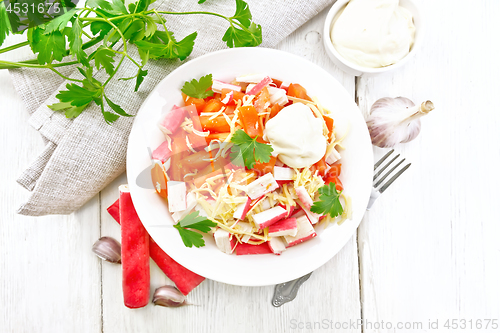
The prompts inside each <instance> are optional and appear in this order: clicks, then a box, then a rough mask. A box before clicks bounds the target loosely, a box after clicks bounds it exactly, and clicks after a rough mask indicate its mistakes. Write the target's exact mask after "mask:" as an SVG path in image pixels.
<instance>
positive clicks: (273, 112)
mask: <svg viewBox="0 0 500 333" xmlns="http://www.w3.org/2000/svg"><path fill="white" fill-rule="evenodd" d="M281 109H283V107H282V106H281V105H278V104H274V105H273V106H272V107H271V114H270V115H269V119H272V118H274V116H276V115H277V114H278V112H280V111H281Z"/></svg>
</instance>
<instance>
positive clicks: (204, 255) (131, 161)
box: [127, 48, 373, 286]
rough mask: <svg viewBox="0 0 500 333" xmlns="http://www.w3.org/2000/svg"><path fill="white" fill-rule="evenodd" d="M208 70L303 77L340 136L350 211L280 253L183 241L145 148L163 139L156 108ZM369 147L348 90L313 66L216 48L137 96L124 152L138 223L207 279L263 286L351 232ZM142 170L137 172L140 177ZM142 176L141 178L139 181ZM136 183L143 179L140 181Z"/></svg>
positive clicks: (324, 254) (270, 54) (312, 264)
mask: <svg viewBox="0 0 500 333" xmlns="http://www.w3.org/2000/svg"><path fill="white" fill-rule="evenodd" d="M208 73H211V74H212V75H213V77H214V78H215V79H219V80H231V79H233V78H234V77H236V76H240V75H244V74H252V73H267V74H268V75H270V76H271V77H274V78H277V79H280V80H283V81H286V82H296V83H300V84H301V85H303V86H304V87H305V88H306V89H307V92H308V93H309V94H310V95H311V96H316V97H318V99H319V100H320V102H321V103H322V105H323V106H325V107H326V108H328V109H329V110H331V111H332V113H333V118H334V119H335V126H336V129H337V130H338V131H339V132H340V133H339V135H343V132H346V131H348V132H347V136H346V138H345V139H344V141H343V142H342V144H343V145H344V147H345V150H342V151H341V156H342V160H341V161H342V174H341V176H340V178H341V180H342V182H343V184H344V188H345V190H344V193H345V194H346V195H348V196H350V197H351V199H352V207H353V209H352V219H351V220H348V221H346V222H344V223H343V224H342V225H340V226H339V225H330V226H329V227H328V228H326V229H325V230H323V231H321V230H318V236H317V237H315V238H313V239H311V240H309V241H307V242H304V243H303V244H300V245H297V246H294V247H291V248H289V249H287V250H286V251H285V252H284V253H283V254H282V255H280V256H276V255H273V254H264V255H246V256H236V255H234V254H233V255H227V254H225V253H223V252H221V251H219V250H218V249H217V246H216V245H215V242H214V240H213V238H212V237H210V236H205V237H204V238H205V241H206V243H207V244H206V246H205V247H202V248H194V247H193V248H187V247H185V246H184V244H183V243H182V240H181V237H180V236H179V233H178V231H177V230H176V229H175V228H173V227H172V225H173V220H172V218H171V216H170V214H169V212H168V209H167V205H166V204H165V201H164V200H162V199H161V198H160V196H159V195H157V194H156V192H155V190H154V187H153V184H152V182H151V176H150V175H151V174H150V168H151V160H150V151H151V150H152V149H155V148H156V147H157V146H158V145H160V144H161V143H162V142H163V141H164V140H165V139H164V137H163V134H162V133H161V131H160V130H159V129H158V127H157V126H156V123H157V121H158V118H159V117H160V114H161V111H162V108H163V107H165V108H167V109H169V108H171V107H172V106H173V105H174V104H178V105H179V103H182V96H181V91H180V89H181V88H182V86H183V84H184V82H185V81H187V80H191V79H193V78H196V79H197V78H199V77H201V76H203V75H206V74H208ZM372 176H373V154H372V145H371V140H370V136H369V134H368V129H367V127H366V123H365V121H364V118H363V116H362V115H361V112H360V111H359V109H358V107H357V106H356V104H355V103H354V100H353V99H352V96H351V95H350V94H349V93H348V92H347V91H346V90H345V88H344V87H343V86H342V85H341V84H340V83H339V82H338V81H337V80H335V79H334V78H333V77H332V76H331V75H330V74H328V73H327V72H326V71H325V70H323V69H322V68H320V67H319V66H317V65H315V64H313V63H311V62H309V61H307V60H304V59H303V58H300V57H298V56H295V55H293V54H290V53H286V52H283V51H277V50H272V49H264V48H238V49H228V50H223V51H218V52H214V53H210V54H207V55H205V56H202V57H199V58H196V59H194V60H192V61H189V62H187V63H186V64H184V65H182V66H180V67H179V68H177V69H176V70H174V71H173V72H172V73H170V74H169V75H168V76H167V77H166V78H165V79H163V80H162V81H161V82H160V83H158V85H157V86H156V88H155V89H154V90H153V91H152V92H151V94H150V95H149V97H148V98H147V99H146V101H145V102H144V103H143V105H142V107H141V109H140V111H139V113H138V115H137V117H136V119H135V121H134V126H133V128H132V132H131V134H130V138H129V144H128V152H127V178H128V183H129V187H130V191H131V195H132V200H133V202H134V205H135V208H136V210H137V213H138V214H139V217H140V218H141V221H142V223H143V224H144V226H145V228H146V229H147V231H148V232H149V234H150V235H151V237H153V239H154V240H155V241H156V242H157V243H158V245H159V246H160V247H161V248H162V249H163V250H165V252H166V253H168V254H169V255H170V256H171V257H172V258H173V259H174V260H176V261H177V262H178V263H180V264H181V265H183V266H185V267H187V268H188V269H190V270H192V271H194V272H196V273H198V274H200V275H202V276H205V277H207V278H209V279H212V280H216V281H220V282H225V283H229V284H234V285H240V286H263V285H272V284H276V283H281V282H286V281H290V280H293V279H296V278H298V277H301V276H303V275H305V274H307V273H309V272H311V271H313V270H315V269H316V268H318V267H320V266H321V265H323V264H324V263H326V262H327V261H328V260H329V259H331V258H332V257H333V256H334V255H335V254H336V253H337V252H338V251H340V249H341V248H342V247H343V246H344V244H345V243H346V242H347V241H348V240H349V239H350V238H351V237H352V235H353V234H354V233H355V232H356V229H357V227H358V225H359V223H360V222H361V219H362V217H363V215H364V213H365V210H366V206H367V204H368V199H369V197H370V192H371V183H372ZM141 177H142V178H141ZM145 183H148V185H149V186H144V184H145ZM141 184H143V185H142V186H141Z"/></svg>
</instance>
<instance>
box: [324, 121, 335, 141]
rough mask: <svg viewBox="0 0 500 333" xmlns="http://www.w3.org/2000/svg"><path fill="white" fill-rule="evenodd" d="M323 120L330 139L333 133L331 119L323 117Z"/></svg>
mask: <svg viewBox="0 0 500 333" xmlns="http://www.w3.org/2000/svg"><path fill="white" fill-rule="evenodd" d="M323 119H324V120H325V124H326V127H327V128H328V136H329V137H330V136H331V135H332V132H333V118H332V117H328V116H323Z"/></svg>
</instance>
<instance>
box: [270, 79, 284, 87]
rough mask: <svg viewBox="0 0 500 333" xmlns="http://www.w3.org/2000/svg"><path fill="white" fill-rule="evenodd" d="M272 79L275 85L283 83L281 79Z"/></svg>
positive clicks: (278, 85)
mask: <svg viewBox="0 0 500 333" xmlns="http://www.w3.org/2000/svg"><path fill="white" fill-rule="evenodd" d="M272 80H273V83H274V84H275V85H276V87H278V88H279V87H281V85H282V84H283V81H280V80H277V79H272Z"/></svg>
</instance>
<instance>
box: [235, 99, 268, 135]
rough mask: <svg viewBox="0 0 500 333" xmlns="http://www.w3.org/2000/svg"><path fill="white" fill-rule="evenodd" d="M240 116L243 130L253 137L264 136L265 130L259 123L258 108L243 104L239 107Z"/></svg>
mask: <svg viewBox="0 0 500 333" xmlns="http://www.w3.org/2000/svg"><path fill="white" fill-rule="evenodd" d="M239 111H240V112H239V116H240V120H241V123H242V125H243V130H244V131H245V132H246V133H247V134H248V135H249V136H250V137H252V138H254V137H255V136H257V135H258V136H259V137H262V135H263V130H262V127H261V126H260V123H259V115H258V114H257V110H256V109H255V107H253V106H252V105H250V106H242V107H240V108H239Z"/></svg>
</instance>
